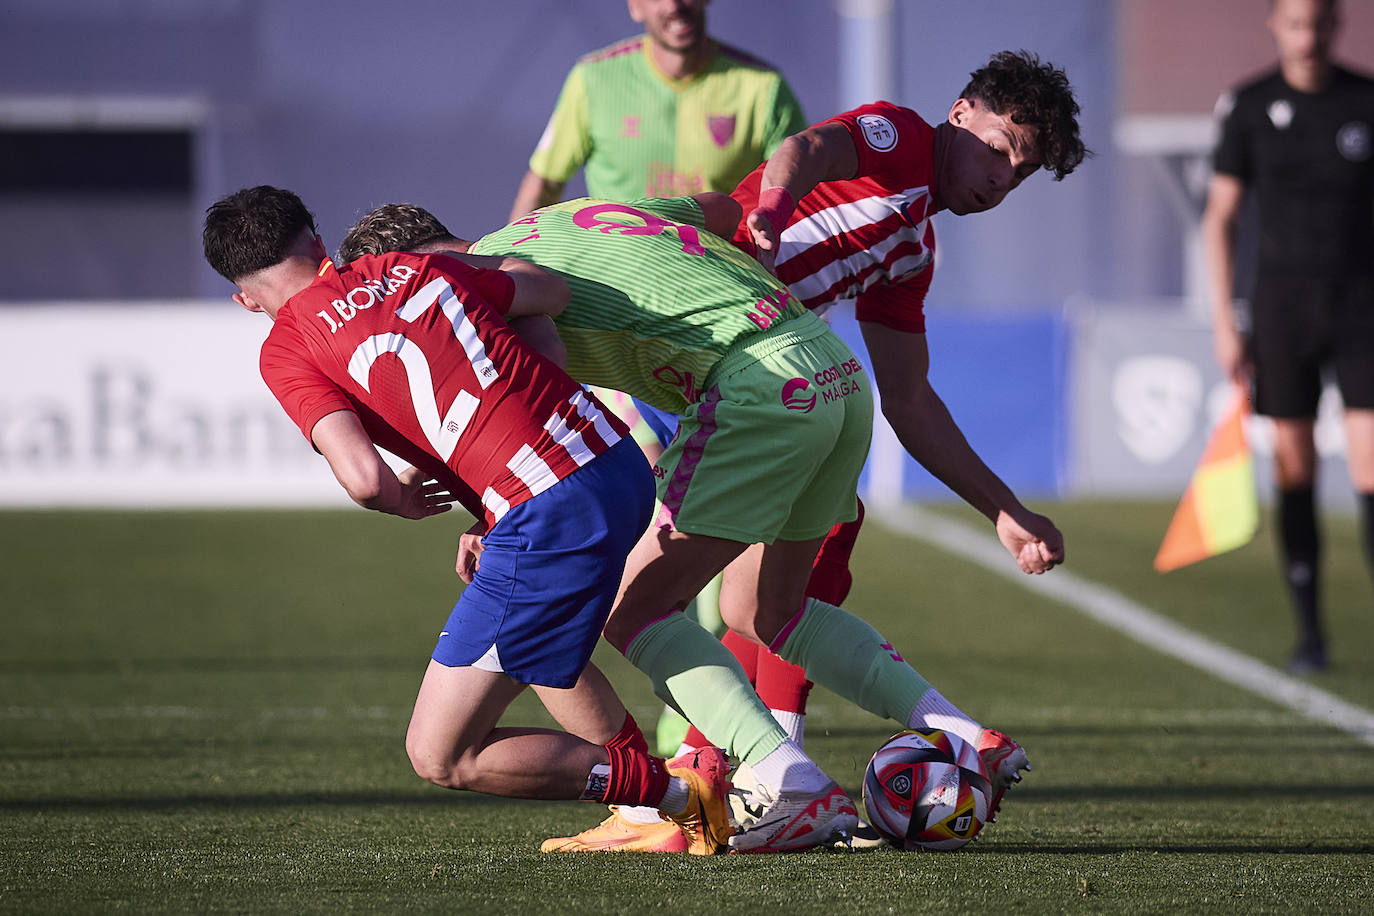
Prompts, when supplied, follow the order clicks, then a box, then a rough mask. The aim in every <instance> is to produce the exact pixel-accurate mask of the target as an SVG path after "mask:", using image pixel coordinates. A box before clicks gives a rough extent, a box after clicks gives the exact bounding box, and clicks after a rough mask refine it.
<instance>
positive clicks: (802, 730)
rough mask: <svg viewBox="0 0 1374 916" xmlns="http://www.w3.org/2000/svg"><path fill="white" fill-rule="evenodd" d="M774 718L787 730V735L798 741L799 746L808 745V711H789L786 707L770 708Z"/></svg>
mask: <svg viewBox="0 0 1374 916" xmlns="http://www.w3.org/2000/svg"><path fill="white" fill-rule="evenodd" d="M768 711H769V712H771V713H772V714H773V718H774V719H776V720H777V721H778V724H779V725H781V726H782V727H783V730H784V731H786V732H787V737H789V738H791V739H792V740H793V741H795V742H796V744H797V747H805V746H806V713H804V712H788V711H787V710H785V709H770V710H768Z"/></svg>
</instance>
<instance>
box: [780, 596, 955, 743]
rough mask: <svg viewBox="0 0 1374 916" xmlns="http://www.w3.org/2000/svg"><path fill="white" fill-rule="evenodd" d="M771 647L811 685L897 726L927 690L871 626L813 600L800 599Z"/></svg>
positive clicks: (924, 684)
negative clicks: (801, 607) (783, 634)
mask: <svg viewBox="0 0 1374 916" xmlns="http://www.w3.org/2000/svg"><path fill="white" fill-rule="evenodd" d="M774 651H776V652H777V654H778V655H780V656H782V657H783V658H785V659H786V660H787V661H789V662H792V663H793V664H794V665H801V666H802V667H803V668H805V669H806V676H807V677H809V678H811V680H813V681H815V682H816V683H817V684H820V685H821V686H823V687H825V688H826V689H828V690H832V691H834V692H835V693H838V694H839V695H840V696H842V697H844V698H845V699H847V700H850V701H852V702H854V703H856V704H857V705H859V706H860V707H862V708H863V709H866V710H868V711H869V712H871V713H873V714H874V715H878V716H883V717H884V718H888V719H894V720H896V721H897V722H900V723H901V724H902V727H903V728H906V727H907V722H909V721H910V719H911V712H912V710H914V709H915V708H916V704H917V703H919V702H920V700H921V696H922V695H923V694H924V693H925V692H926V691H927V690H929V689H930V684H929V682H927V681H926V679H925V678H923V677H921V676H920V675H919V674H917V673H916V671H915V670H913V669H912V667H911V666H910V665H908V664H907V663H906V662H905V661H903V660H902V656H901V653H899V652H898V651H897V650H896V649H894V648H892V644H891V643H889V642H888V641H887V640H885V639H883V637H882V635H881V634H880V633H879V632H878V631H877V630H875V629H873V628H872V627H871V626H869V625H868V624H867V623H865V622H864V621H862V620H860V619H859V618H858V617H855V616H854V615H853V614H850V613H849V612H847V611H843V610H840V609H839V608H837V607H835V606H834V605H833V604H826V603H825V602H824V601H817V600H816V599H815V598H808V599H806V611H805V612H804V613H803V614H802V616H801V620H799V621H798V622H797V625H796V626H795V627H793V629H792V632H791V633H789V634H788V635H787V639H786V640H784V642H783V644H782V646H781V648H775V649H774Z"/></svg>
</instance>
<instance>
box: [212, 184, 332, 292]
mask: <svg viewBox="0 0 1374 916" xmlns="http://www.w3.org/2000/svg"><path fill="white" fill-rule="evenodd" d="M306 231H308V232H310V234H311V235H314V234H316V233H315V217H314V215H313V214H312V213H311V212H310V211H309V210H307V209H306V207H305V204H304V203H302V202H301V199H300V198H299V197H297V196H296V195H295V194H293V193H292V192H290V191H284V190H282V189H281V188H274V187H272V186H271V185H265V184H262V185H258V186H257V187H255V188H244V189H243V190H241V191H235V192H234V193H233V194H230V195H229V196H228V197H226V198H224V199H223V200H219V201H216V202H215V203H213V204H211V205H210V206H209V207H208V208H206V210H205V230H204V231H203V232H202V233H201V243H202V244H203V245H204V247H205V260H207V261H209V262H210V266H211V267H213V268H214V269H215V270H216V271H218V272H219V274H220V276H222V277H224V278H225V279H226V280H229V281H230V282H232V283H237V282H238V281H239V280H241V279H243V278H244V277H246V276H248V275H249V274H254V273H257V272H258V271H260V270H264V269H266V268H268V267H272V266H273V265H276V264H280V263H281V262H282V261H284V260H286V254H287V252H288V251H289V250H290V249H291V246H292V245H293V244H295V242H296V240H297V239H298V238H300V235H301V233H302V232H306Z"/></svg>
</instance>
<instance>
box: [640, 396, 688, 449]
mask: <svg viewBox="0 0 1374 916" xmlns="http://www.w3.org/2000/svg"><path fill="white" fill-rule="evenodd" d="M630 400H632V401H634V404H635V409H636V410H638V411H639V415H640V417H642V418H643V419H644V423H645V425H647V426H648V427H649V428H650V429H652V430H653V431H654V435H655V436H658V444H659V445H661V446H663V447H664V448H667V447H668V443H669V442H672V441H673V436H675V435H677V422H678V420H679V419H681V418H680V417H679V416H678V415H677V414H675V413H669V412H668V411H666V410H659V409H658V408H657V407H655V406H654V405H652V404H646V403H644V402H643V401H641V400H640V399H639V398H637V397H634V396H633V395H631V397H630Z"/></svg>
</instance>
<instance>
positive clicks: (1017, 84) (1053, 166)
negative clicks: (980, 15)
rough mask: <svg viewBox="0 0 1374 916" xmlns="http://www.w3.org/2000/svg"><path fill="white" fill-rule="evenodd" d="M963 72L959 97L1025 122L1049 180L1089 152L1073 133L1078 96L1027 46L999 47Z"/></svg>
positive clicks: (1064, 78) (1061, 74) (1058, 72)
mask: <svg viewBox="0 0 1374 916" xmlns="http://www.w3.org/2000/svg"><path fill="white" fill-rule="evenodd" d="M969 77H970V78H969V84H968V85H967V86H965V87H964V90H963V91H962V92H960V93H959V97H960V98H965V99H968V100H970V101H974V100H977V101H979V102H982V103H983V104H984V105H986V106H987V107H988V108H989V109H991V110H992V111H994V112H996V113H997V114H999V115H1007V116H1009V117H1010V118H1011V119H1012V121H1014V122H1015V123H1017V124H1025V125H1028V126H1030V127H1031V128H1032V129H1033V130H1034V131H1035V136H1036V142H1037V143H1038V144H1039V145H1040V155H1041V156H1043V157H1044V159H1045V168H1046V169H1048V170H1049V171H1051V172H1053V173H1054V180H1055V181H1060V180H1062V179H1063V177H1064V176H1065V175H1067V174H1069V173H1070V172H1072V171H1073V170H1074V168H1076V167H1077V166H1078V164H1079V163H1081V162H1082V161H1083V160H1084V158H1085V157H1087V156H1089V155H1091V154H1090V153H1089V151H1088V149H1087V148H1086V147H1085V146H1084V145H1083V141H1082V139H1080V138H1079V136H1078V102H1077V101H1075V100H1074V97H1073V87H1072V86H1070V85H1069V78H1068V76H1067V75H1066V74H1065V73H1064V71H1063V70H1060V69H1059V68H1057V67H1055V66H1054V65H1053V64H1049V63H1041V62H1040V58H1039V57H1037V56H1036V55H1034V54H1032V53H1031V52H1029V51H999V52H998V53H996V54H994V55H993V56H992V59H991V60H990V61H988V63H987V66H985V67H983V68H982V69H979V70H975V71H973V73H971V74H969Z"/></svg>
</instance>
